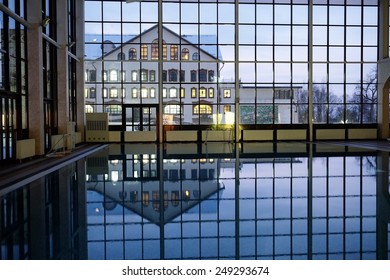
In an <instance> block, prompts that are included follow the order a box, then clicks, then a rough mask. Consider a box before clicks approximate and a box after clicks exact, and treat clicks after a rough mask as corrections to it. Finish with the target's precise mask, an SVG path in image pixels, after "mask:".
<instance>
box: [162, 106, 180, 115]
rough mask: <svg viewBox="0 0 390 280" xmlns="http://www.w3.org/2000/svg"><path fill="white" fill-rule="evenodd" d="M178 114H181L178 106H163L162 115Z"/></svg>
mask: <svg viewBox="0 0 390 280" xmlns="http://www.w3.org/2000/svg"><path fill="white" fill-rule="evenodd" d="M180 113H181V108H180V105H175V104H171V105H167V106H165V108H164V114H168V115H180Z"/></svg>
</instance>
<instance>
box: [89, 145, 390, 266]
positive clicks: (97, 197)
mask: <svg viewBox="0 0 390 280" xmlns="http://www.w3.org/2000/svg"><path fill="white" fill-rule="evenodd" d="M289 153H291V156H288V154H287V153H283V154H280V155H277V156H275V154H272V153H268V154H267V153H263V154H261V155H258V154H257V155H255V156H254V155H252V154H251V155H249V154H243V155H242V157H241V158H233V157H232V155H231V154H229V155H227V154H226V155H222V154H219V155H216V154H215V155H213V158H207V157H203V155H201V154H200V155H196V154H192V153H191V154H189V155H184V156H181V157H180V156H177V157H175V154H167V155H164V157H165V158H164V159H161V158H160V156H161V154H162V153H159V152H155V153H141V152H140V153H139V154H137V153H135V154H134V153H128V154H127V155H120V154H118V155H115V156H114V155H108V154H107V156H106V160H105V161H106V163H105V164H102V166H103V167H102V168H103V169H101V170H100V171H99V173H98V172H96V173H95V174H93V173H92V170H93V169H91V170H90V169H89V168H88V167H87V171H88V174H89V175H88V176H87V178H88V182H87V188H88V190H90V191H89V194H88V196H89V198H90V200H89V202H88V211H89V216H88V229H89V231H88V232H89V239H88V242H89V248H90V251H89V253H90V255H91V256H95V255H96V256H100V257H102V258H109V257H107V256H106V255H104V254H107V255H110V256H115V257H116V258H136V259H148V258H154V259H155V258H163V259H177V258H183V259H189V258H194V259H199V258H203V257H204V258H206V257H208V258H212V259H216V258H237V259H242V258H259V259H260V258H264V259H265V258H270V259H286V258H287V259H297V258H301V259H340V258H345V259H371V258H377V259H381V258H388V254H389V247H388V233H389V228H388V224H389V219H388V215H387V214H386V213H382V212H380V211H379V208H380V209H387V208H388V207H389V206H388V205H390V204H389V202H388V201H387V198H388V197H389V195H388V193H389V192H388V172H376V171H377V168H379V169H380V170H388V163H387V166H386V165H385V164H383V163H382V167H380V166H379V165H378V166H376V165H375V164H376V162H375V158H376V154H375V155H372V154H370V153H367V155H360V154H359V155H356V156H354V155H351V156H345V155H344V154H340V155H337V156H336V155H332V156H329V155H328V154H326V153H325V154H321V153H319V154H318V153H314V154H315V156H313V157H307V156H305V155H303V154H300V153H297V152H289ZM196 157H197V158H196ZM225 157H226V158H225ZM178 158H179V159H178ZM383 160H384V161H388V158H387V159H383ZM98 161H100V159H99V160H98ZM95 165H96V164H95ZM94 170H98V169H97V168H96V166H95V167H94ZM383 176H384V177H383ZM386 176H387V177H386ZM237 178H238V179H237ZM386 178H387V179H386ZM386 182H387V183H386ZM375 184H378V185H381V186H386V187H385V189H386V191H384V190H382V191H381V192H382V193H381V194H379V189H380V188H375ZM222 188H223V192H221V191H219V190H221V189H222ZM104 191H105V194H104ZM383 194H385V195H383ZM102 206H104V207H105V209H102V208H101V207H102ZM376 207H377V209H375V208H376ZM378 207H379V208H378ZM103 227H104V232H105V233H106V235H105V236H104V237H103V236H102V234H101V232H102V230H103ZM111 246H117V247H115V248H116V249H115V250H114V249H112V250H111ZM119 247H120V248H119ZM118 248H119V249H118ZM102 252H104V254H103V253H102Z"/></svg>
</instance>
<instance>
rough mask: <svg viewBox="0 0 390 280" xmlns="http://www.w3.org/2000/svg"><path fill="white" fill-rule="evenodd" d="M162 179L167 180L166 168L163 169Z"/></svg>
mask: <svg viewBox="0 0 390 280" xmlns="http://www.w3.org/2000/svg"><path fill="white" fill-rule="evenodd" d="M163 179H164V180H168V170H166V169H164V173H163Z"/></svg>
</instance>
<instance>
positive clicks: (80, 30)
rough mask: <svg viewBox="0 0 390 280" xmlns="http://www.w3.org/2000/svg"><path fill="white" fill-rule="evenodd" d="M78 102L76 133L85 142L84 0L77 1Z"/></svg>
mask: <svg viewBox="0 0 390 280" xmlns="http://www.w3.org/2000/svg"><path fill="white" fill-rule="evenodd" d="M76 26H77V29H76V32H77V33H76V56H77V57H78V60H79V61H77V64H76V96H77V99H76V102H77V123H76V131H77V132H80V133H81V139H82V141H83V140H84V137H85V136H84V135H85V133H84V127H85V114H84V111H85V110H84V107H85V106H84V102H85V101H84V57H83V56H84V0H76Z"/></svg>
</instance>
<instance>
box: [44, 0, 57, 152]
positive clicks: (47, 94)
mask: <svg viewBox="0 0 390 280" xmlns="http://www.w3.org/2000/svg"><path fill="white" fill-rule="evenodd" d="M47 18H49V19H50V21H49V22H48V23H47V24H46V25H44V26H43V29H42V32H43V34H45V35H46V36H47V37H48V38H51V39H53V40H56V38H57V34H56V2H52V1H48V0H42V21H45V19H47ZM42 45H43V50H42V51H43V69H42V71H43V84H44V88H43V94H44V101H43V102H44V123H45V150H46V151H49V150H50V148H51V146H52V143H51V136H52V135H55V134H57V131H58V118H57V81H56V79H57V48H56V46H55V45H53V44H52V42H51V41H50V40H47V39H46V38H44V39H43V43H42Z"/></svg>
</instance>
